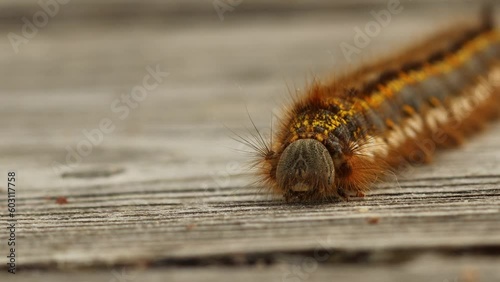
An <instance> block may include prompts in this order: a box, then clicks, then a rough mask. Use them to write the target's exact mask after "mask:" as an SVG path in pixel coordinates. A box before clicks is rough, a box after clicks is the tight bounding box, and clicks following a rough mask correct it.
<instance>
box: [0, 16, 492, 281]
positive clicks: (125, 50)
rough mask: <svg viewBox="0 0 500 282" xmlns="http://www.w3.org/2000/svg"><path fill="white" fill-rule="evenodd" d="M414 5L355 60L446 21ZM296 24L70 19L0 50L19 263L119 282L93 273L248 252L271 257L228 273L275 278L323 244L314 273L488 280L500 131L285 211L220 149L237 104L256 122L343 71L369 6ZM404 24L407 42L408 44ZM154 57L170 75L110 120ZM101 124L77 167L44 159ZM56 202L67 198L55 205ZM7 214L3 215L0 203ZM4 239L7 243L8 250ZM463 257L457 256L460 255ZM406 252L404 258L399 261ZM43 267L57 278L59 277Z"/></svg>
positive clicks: (237, 120)
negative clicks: (321, 261) (366, 187)
mask: <svg viewBox="0 0 500 282" xmlns="http://www.w3.org/2000/svg"><path fill="white" fill-rule="evenodd" d="M419 12H421V10H418V11H417V10H415V11H413V10H411V11H407V14H406V15H401V17H399V18H395V19H394V21H393V22H392V23H391V25H389V26H388V27H387V29H385V30H384V32H383V33H381V35H380V36H378V37H377V38H375V39H374V40H373V42H372V43H371V44H370V46H369V47H367V48H366V49H365V50H364V52H363V54H364V55H365V56H367V57H369V55H370V54H372V53H381V52H382V53H383V50H384V49H386V48H388V45H390V46H391V47H394V48H396V46H400V45H405V44H407V43H408V42H411V41H412V40H413V39H414V37H418V36H421V35H423V34H426V33H428V32H429V31H431V30H433V29H435V26H436V25H440V24H442V23H445V22H448V21H449V20H450V19H449V17H448V18H447V17H446V16H443V17H432V20H428V22H425V23H423V22H422V20H417V19H418V17H417V16H416V14H418V13H419ZM440 13H442V10H439V9H436V10H434V11H429V15H438V14H440ZM445 15H446V14H445ZM447 15H452V12H450V11H448V14H447ZM291 20H293V22H294V24H293V25H290V21H288V20H285V19H283V18H279V19H273V18H268V19H267V21H264V22H255V21H253V20H249V19H248V18H244V19H240V20H234V21H232V22H228V21H225V22H224V23H220V22H216V23H213V22H211V23H209V24H207V25H191V26H185V27H181V26H174V27H170V26H163V25H141V26H138V27H137V29H136V30H135V31H130V30H129V28H128V27H127V28H125V27H123V28H117V27H116V26H111V25H109V26H106V25H105V26H103V27H100V28H97V27H96V26H92V25H90V26H80V25H77V26H72V31H73V32H72V33H69V32H68V31H67V30H68V27H67V26H53V27H50V28H47V29H44V30H42V31H40V33H39V34H38V35H37V37H36V38H34V39H33V40H31V41H30V42H29V44H27V45H26V46H23V48H22V49H21V52H20V53H19V54H18V55H15V56H14V55H13V54H12V50H11V46H10V45H9V44H7V43H5V42H4V43H3V44H0V51H1V52H0V60H2V62H3V64H4V68H2V69H1V70H0V81H1V85H2V87H1V89H0V96H1V98H2V103H1V105H0V107H1V110H0V128H1V129H2V130H3V134H2V135H1V136H0V172H1V173H2V178H1V179H3V180H2V181H3V182H2V183H0V191H2V195H5V183H6V182H5V178H4V176H3V175H4V174H5V172H6V171H7V170H11V169H16V170H17V171H18V174H19V176H18V180H19V184H20V187H19V188H18V204H19V212H18V214H17V216H18V226H19V229H18V233H17V236H18V239H19V242H20V247H19V254H18V255H19V261H20V265H21V267H24V268H30V269H46V268H47V269H51V270H54V269H64V270H66V269H70V268H78V269H79V268H86V267H89V268H90V269H94V268H96V269H100V270H99V272H96V273H90V272H79V275H77V277H76V278H75V281H86V280H94V279H98V280H99V281H100V280H102V281H107V280H109V279H111V278H112V277H109V275H110V272H109V271H106V270H103V268H106V267H111V266H121V265H126V266H132V267H133V266H138V265H139V266H143V265H145V264H147V265H150V266H157V267H163V266H178V265H183V264H187V265H199V264H201V265H203V264H211V263H213V264H218V265H225V264H238V263H240V264H244V265H246V264H253V263H254V261H255V260H258V261H259V263H258V264H261V263H262V264H265V263H273V265H274V263H276V264H278V265H277V266H272V267H270V268H269V269H265V270H264V271H263V270H260V269H259V271H254V269H252V268H242V269H233V270H230V274H233V273H234V274H235V275H236V274H242V275H243V276H244V278H243V280H245V279H247V280H250V279H251V278H252V276H251V275H253V274H257V275H260V277H261V278H262V279H265V280H271V279H274V277H277V279H282V276H283V271H282V270H281V269H282V268H281V267H280V264H282V266H284V267H285V268H287V267H292V266H293V265H294V264H296V259H297V257H299V258H304V257H308V256H314V251H315V250H317V249H318V248H319V249H320V250H325V251H328V252H331V253H332V256H331V259H330V262H331V263H332V264H331V265H332V267H330V265H328V266H324V265H321V266H320V268H319V269H318V271H316V272H314V275H316V276H317V277H316V278H317V279H323V278H327V277H332V278H333V277H338V279H341V278H342V277H346V276H344V275H353V276H355V277H357V278H356V279H357V280H359V281H361V280H362V278H363V277H366V276H369V277H374V278H376V279H380V281H386V280H384V278H385V277H389V276H392V275H393V274H394V273H391V272H392V271H393V270H394V269H398V270H401V274H397V275H399V276H397V277H395V276H392V277H393V278H394V280H398V279H397V278H398V277H399V278H401V277H406V278H405V280H408V281H412V280H411V279H413V280H414V281H425V280H428V279H427V278H429V277H434V278H438V277H439V279H441V280H438V281H444V279H449V281H454V280H452V279H455V278H456V277H460V275H463V274H461V273H462V272H464V271H465V272H467V271H468V270H467V266H469V265H472V266H471V267H472V269H473V271H476V272H478V273H480V275H481V277H482V278H484V279H485V281H494V279H495V278H498V275H499V272H498V270H496V268H495V266H496V265H497V264H498V259H497V258H494V257H491V256H489V255H488V254H492V253H493V254H498V251H499V248H500V235H499V234H500V124H498V123H496V124H493V125H491V126H490V129H489V130H487V131H486V132H484V133H481V134H479V135H478V136H476V137H475V138H473V139H471V140H470V142H468V143H467V144H465V145H464V146H463V148H460V149H457V150H450V151H446V152H442V153H441V154H439V155H438V156H437V157H436V160H435V162H434V163H433V164H431V165H429V166H423V167H418V168H414V169H413V170H412V171H410V172H407V173H406V174H405V175H403V176H400V177H398V181H389V182H387V183H382V184H380V185H378V186H377V187H376V188H375V189H373V191H371V192H370V193H369V194H368V195H367V197H366V198H364V199H354V200H352V201H350V202H346V203H332V204H323V205H308V206H302V205H286V204H284V203H283V202H282V201H281V200H280V199H274V198H272V197H270V196H269V195H267V194H266V193H265V192H263V191H260V190H261V188H262V187H258V186H255V185H251V184H249V183H251V180H252V177H251V175H249V172H248V170H247V169H246V168H245V161H246V159H247V158H246V157H245V155H243V154H241V153H238V152H236V151H234V150H231V148H237V149H238V148H239V144H237V143H235V142H233V141H232V140H231V139H230V137H229V136H230V135H231V133H230V132H229V130H227V129H226V128H225V127H224V125H226V126H228V127H230V128H232V129H235V130H236V131H239V132H240V131H244V126H245V125H249V121H248V117H247V114H246V108H248V109H249V112H250V114H251V115H252V117H253V118H254V120H255V122H256V123H257V125H258V126H259V128H263V129H264V131H265V130H266V129H265V128H266V127H267V126H268V124H269V120H270V119H271V113H272V112H273V111H274V112H276V108H277V107H279V106H280V105H281V101H282V100H283V98H286V96H287V91H286V86H285V84H286V83H288V84H290V85H292V86H291V87H292V88H294V87H295V86H296V87H297V88H302V87H303V85H304V81H305V80H306V79H305V77H306V76H307V74H306V73H307V71H308V70H309V71H310V72H311V73H314V74H318V75H326V74H328V73H329V72H330V70H331V69H340V68H342V67H345V66H346V65H348V63H347V61H346V60H345V58H343V56H342V54H341V52H340V51H339V49H338V44H339V42H342V41H350V40H352V36H353V34H352V28H353V27H354V26H356V25H363V24H364V23H365V22H366V21H367V20H370V15H369V13H367V14H363V15H361V16H359V17H349V16H346V15H343V14H338V15H337V14H335V16H332V15H331V14H327V13H311V14H308V15H302V16H299V15H294V16H291ZM426 21H427V20H426ZM409 30H411V31H414V34H415V35H412V36H408V31H409ZM360 60H362V58H358V60H357V61H360ZM157 64H158V65H159V66H160V68H161V69H162V70H164V71H168V72H169V73H170V75H169V76H168V77H167V78H165V80H164V81H163V82H162V83H161V84H160V85H159V86H158V87H157V88H156V89H154V90H152V91H151V92H150V93H149V94H148V97H147V99H146V100H145V101H143V102H142V103H140V105H139V106H138V107H137V108H136V109H131V110H130V114H129V115H128V116H127V117H126V118H124V119H121V118H120V117H119V115H118V114H117V113H116V112H114V111H112V110H111V109H110V106H111V105H112V103H113V101H114V100H115V99H119V98H120V96H121V95H122V93H129V92H130V91H131V89H132V88H133V87H134V86H136V85H140V84H141V83H142V79H143V77H144V76H145V75H147V73H148V72H147V70H146V66H148V65H149V66H153V67H156V65H157ZM297 81H298V82H297ZM294 84H295V85H294ZM103 118H110V119H111V120H112V121H113V122H114V125H115V126H116V129H115V130H114V131H113V132H112V133H110V134H106V135H104V136H103V140H102V142H99V144H98V145H97V146H95V147H93V148H92V153H91V154H90V155H89V156H87V157H84V158H82V160H81V162H79V163H78V165H77V166H76V167H75V168H72V169H68V168H63V169H59V168H60V167H59V166H56V167H54V162H58V163H60V164H63V165H65V162H66V160H65V158H66V156H67V154H68V153H67V147H68V146H69V148H71V149H75V148H76V146H77V145H78V144H79V143H80V142H81V141H82V140H85V138H86V137H85V135H84V133H82V130H83V129H86V130H93V129H95V128H97V127H98V126H99V123H100V121H101V120H102V119H103ZM66 165H67V164H66ZM57 197H64V198H65V199H66V200H67V203H66V204H61V203H59V204H58V203H57V202H56V198H57ZM0 208H1V209H2V210H5V208H6V207H5V201H3V200H2V202H1V204H0ZM0 219H1V220H2V221H4V220H5V219H6V215H5V214H4V213H2V214H0ZM375 219H376V220H375ZM2 236H3V234H2ZM2 238H3V237H2ZM0 246H1V247H0V253H1V254H3V253H5V247H6V246H5V244H3V243H1V244H0ZM461 252H463V253H465V254H466V258H465V259H464V261H462V262H460V260H459V259H457V257H456V256H454V255H453V254H455V253H461ZM428 253H431V257H427V255H428ZM474 253H479V254H480V259H479V260H477V261H476V259H475V258H473V257H472V254H474ZM443 254H448V255H447V256H445V257H444V258H442V257H439V256H440V255H443ZM353 257H355V258H356V257H357V258H360V261H365V260H366V261H367V262H369V266H363V267H362V268H361V270H360V269H359V265H358V266H353V265H347V266H343V265H342V264H340V265H339V263H345V262H352V261H357V260H356V259H354V260H353ZM400 260H404V261H406V260H407V261H408V263H407V264H403V265H397V264H396V265H394V264H393V263H394V262H395V261H396V262H397V261H400ZM228 261H229V263H228ZM372 263H374V264H377V263H381V264H383V266H382V268H381V269H379V266H373V265H372ZM2 267H5V265H4V264H2ZM464 269H465V270H464ZM224 271H226V270H224ZM30 273H32V274H36V272H30ZM219 274H220V273H219V271H218V270H217V271H212V270H210V269H201V270H197V271H195V272H192V271H191V270H186V271H182V272H179V273H176V272H175V273H174V272H173V270H155V271H153V272H148V273H141V274H140V275H141V277H142V275H144V277H146V278H147V279H150V280H151V281H156V280H158V279H163V280H162V281H164V278H163V277H170V278H172V279H179V280H180V279H182V278H185V279H188V278H194V277H207V278H208V281H210V279H212V280H219V279H220V276H219ZM416 274H418V275H416ZM2 275H4V274H3V273H2V274H0V278H2V280H3V277H5V276H2ZM46 275H47V276H46V277H53V279H59V280H61V279H63V278H64V277H66V275H67V273H66V272H61V273H57V272H50V273H46ZM198 275H199V276H198ZM44 277H45V276H44ZM160 277H162V278H160ZM25 278H26V280H25V281H30V280H29V279H32V280H37V279H38V278H39V277H37V276H33V277H25ZM78 279H80V280H78ZM155 279H156V280H155ZM37 281H38V280H37ZM141 281H142V279H141ZM252 281H254V280H252ZM352 281H356V280H355V279H354V280H352Z"/></svg>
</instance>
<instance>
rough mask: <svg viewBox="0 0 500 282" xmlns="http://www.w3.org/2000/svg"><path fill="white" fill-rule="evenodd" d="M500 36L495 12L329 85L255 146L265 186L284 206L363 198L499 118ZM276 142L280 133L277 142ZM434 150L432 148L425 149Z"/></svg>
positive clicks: (309, 94) (320, 84) (288, 111)
mask: <svg viewBox="0 0 500 282" xmlns="http://www.w3.org/2000/svg"><path fill="white" fill-rule="evenodd" d="M499 59H500V32H499V31H498V30H496V29H495V27H494V24H493V18H492V15H491V13H489V15H486V14H484V15H483V16H482V20H481V21H480V22H479V23H475V24H468V25H461V26H458V27H453V28H451V29H447V30H443V31H441V32H438V33H437V34H436V35H434V36H432V37H430V38H429V39H427V40H424V41H423V42H421V43H420V44H418V45H417V46H415V47H412V48H409V49H408V50H406V51H403V52H401V53H399V54H397V55H394V56H392V57H389V58H385V59H382V60H379V61H377V62H374V63H371V64H368V65H365V66H363V67H362V68H359V69H357V70H354V71H351V72H348V73H346V74H344V75H340V76H339V77H337V78H334V79H328V80H324V81H319V80H317V79H316V80H314V81H313V82H312V83H311V84H310V85H309V87H308V90H307V91H306V92H305V93H303V95H302V96H301V97H297V98H294V99H293V101H292V102H293V103H292V104H291V105H289V106H288V107H285V114H284V116H283V117H282V118H280V119H279V124H278V126H279V128H278V130H277V131H276V132H275V133H274V134H273V133H271V134H272V137H271V141H270V142H268V141H266V140H264V139H263V138H262V136H259V138H258V139H257V143H256V144H253V148H254V149H255V152H256V159H255V161H256V162H255V165H256V166H257V170H258V176H259V179H260V181H261V182H263V185H264V186H265V187H269V188H270V189H271V190H272V191H273V192H274V193H276V194H279V195H282V196H283V197H284V199H285V200H286V201H288V202H321V201H338V200H348V199H349V197H350V196H359V197H363V196H364V194H365V193H366V192H367V191H368V190H369V189H370V187H371V186H372V185H373V184H374V183H375V182H377V181H379V180H382V179H383V178H384V176H386V175H387V174H388V173H389V172H394V171H398V170H400V169H402V168H403V167H404V166H407V165H413V164H420V163H427V162H429V161H430V160H431V158H432V156H433V154H434V153H435V152H434V151H435V150H434V149H435V148H442V147H450V146H456V145H458V144H461V143H462V142H463V139H464V137H465V136H468V135H469V134H471V133H474V132H475V131H477V130H478V129H480V128H481V127H482V125H483V124H484V123H485V122H486V121H488V120H491V119H493V118H495V117H497V116H498V111H499V109H500V97H499V96H500V60H499ZM273 135H274V136H273ZM429 144H430V145H429Z"/></svg>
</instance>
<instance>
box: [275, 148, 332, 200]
mask: <svg viewBox="0 0 500 282" xmlns="http://www.w3.org/2000/svg"><path fill="white" fill-rule="evenodd" d="M334 178H335V169H334V164H333V160H332V157H331V156H330V153H329V152H328V150H327V148H326V147H325V146H324V145H323V144H322V143H321V142H319V141H317V140H315V139H299V140H297V141H295V142H292V143H291V144H290V145H288V147H286V148H285V150H284V151H283V153H282V154H281V156H280V158H279V161H278V166H277V168H276V180H277V184H278V186H279V187H280V188H281V189H282V191H284V196H285V199H286V200H288V201H307V200H310V199H317V198H320V196H321V195H322V194H323V192H324V191H325V189H328V188H330V189H331V187H332V186H333V181H334Z"/></svg>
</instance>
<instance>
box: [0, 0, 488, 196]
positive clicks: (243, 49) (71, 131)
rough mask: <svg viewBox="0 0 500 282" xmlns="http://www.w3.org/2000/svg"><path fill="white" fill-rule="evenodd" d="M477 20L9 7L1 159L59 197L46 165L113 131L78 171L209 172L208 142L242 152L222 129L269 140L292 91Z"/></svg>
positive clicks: (335, 9)
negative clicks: (172, 167) (370, 27)
mask: <svg viewBox="0 0 500 282" xmlns="http://www.w3.org/2000/svg"><path fill="white" fill-rule="evenodd" d="M391 5H395V7H396V8H395V9H396V10H397V13H396V12H394V13H392V12H391V17H390V19H389V21H388V22H387V24H385V23H384V26H382V25H380V27H381V28H380V30H379V31H377V30H375V31H376V34H375V35H374V36H373V37H370V38H369V42H368V43H367V44H366V46H362V48H360V49H359V50H358V52H357V53H355V54H353V55H352V56H349V57H346V56H345V55H344V54H343V51H342V49H341V47H340V45H341V44H342V43H348V44H351V45H352V44H354V39H355V36H356V33H357V30H358V29H361V30H364V29H365V27H366V25H367V24H368V23H370V22H373V21H374V19H376V18H375V17H374V14H373V13H379V12H380V11H382V10H388V9H391V8H390V7H389V6H391ZM479 6H480V3H479V1H458V0H457V1H425V0H420V1H415V0H414V1H409V0H408V1H405V0H401V1H385V0H380V1H368V0H364V1H348V0H338V1H327V0H315V1H264V0H262V1H261V0H252V1H249V0H208V1H202V0H198V1H196V0H182V1H158V0H141V1H135V0H123V1H113V0H108V1H102V0H40V1H35V0H4V1H1V2H0V29H1V33H2V34H3V36H2V40H1V41H0V62H1V66H2V67H1V68H0V99H1V103H0V115H1V116H0V128H1V129H2V130H3V132H5V134H2V136H0V145H2V148H4V150H2V156H0V158H3V163H9V166H13V165H15V166H17V167H23V168H25V169H28V168H30V167H33V171H31V173H32V175H37V176H38V177H42V178H44V179H45V180H46V181H49V183H53V182H52V181H50V179H54V177H53V176H54V175H53V173H52V172H51V170H53V169H51V166H52V167H53V166H54V165H51V164H53V163H54V162H58V163H62V162H64V161H65V158H66V156H67V155H68V152H69V151H70V150H71V148H70V149H68V148H67V147H68V146H70V147H73V148H75V146H76V145H77V144H78V142H79V141H81V140H82V138H83V139H86V136H85V135H84V134H83V133H82V131H83V130H85V129H87V130H92V129H95V128H98V127H99V123H100V121H101V120H102V119H103V118H106V117H109V118H110V119H111V120H112V122H113V130H112V132H109V133H106V134H105V138H104V140H102V142H99V144H97V145H96V146H93V148H92V150H93V152H94V153H93V154H89V155H88V156H85V158H84V159H85V160H83V161H81V162H79V163H78V165H84V164H92V163H104V164H109V163H113V162H118V163H121V164H125V163H127V162H132V163H137V162H138V161H145V162H148V163H151V161H152V160H153V159H157V160H159V161H167V162H170V161H172V158H173V159H175V160H177V161H182V160H183V161H188V160H194V159H195V160H196V161H200V159H201V161H203V159H204V158H200V157H199V152H198V151H195V152H193V151H192V148H193V147H196V146H202V147H203V146H206V144H207V142H208V143H210V144H212V145H213V146H210V147H209V148H211V150H213V151H214V152H215V154H217V156H221V154H222V155H223V154H227V153H222V152H223V151H219V150H218V149H216V148H219V147H221V146H222V147H224V146H229V147H231V146H233V147H234V145H231V144H228V143H227V141H226V140H228V138H227V132H228V131H227V130H226V129H225V128H224V126H227V127H230V128H233V129H238V128H241V127H244V126H247V125H248V122H249V120H248V117H247V114H246V108H248V111H249V113H250V114H251V115H252V116H253V118H254V119H255V122H256V123H257V125H258V126H259V127H268V126H269V123H270V120H271V113H273V112H274V113H276V112H277V109H278V108H280V107H281V105H282V104H283V101H284V100H285V99H286V98H287V97H288V93H289V91H290V92H295V90H294V89H300V88H301V87H303V86H304V85H305V83H306V81H308V80H310V79H311V78H312V77H313V76H318V77H328V76H330V75H331V74H332V73H334V72H335V71H338V70H342V69H348V68H352V67H355V66H356V65H358V64H359V63H362V62H365V61H369V60H373V59H376V58H377V56H380V55H388V54H390V53H391V52H393V50H398V49H399V48H401V47H402V46H407V45H409V44H411V43H412V42H414V41H415V40H418V39H420V38H423V37H425V36H426V35H428V34H429V33H431V32H432V31H434V30H436V29H438V28H440V27H443V26H449V25H450V24H453V23H455V22H459V21H461V20H470V19H474V18H476V17H477V15H478V10H479ZM150 68H153V69H157V70H158V69H159V70H161V72H163V73H166V72H168V77H165V79H162V81H161V83H158V85H155V86H154V87H151V89H148V90H147V93H146V94H144V95H143V96H144V97H142V98H141V101H140V102H138V103H135V102H130V103H132V104H130V105H129V104H126V101H124V100H123V99H126V97H129V96H130V94H131V92H133V91H134V89H135V88H134V87H136V86H138V87H139V86H141V85H143V80H144V79H145V77H146V76H147V75H148V73H149V71H148V69H150ZM136 90H137V89H136ZM124 97H125V98H124ZM117 100H118V101H117ZM124 107H125V108H124ZM126 108H128V109H126ZM208 136H212V137H214V138H215V139H214V140H211V141H210V140H209V137H208ZM207 138H208V139H207ZM185 140H190V142H191V143H186V142H183V141H185ZM218 141H220V142H218ZM169 142H171V143H170V144H169ZM212 142H215V143H212ZM95 152H98V153H97V154H96V153H95ZM190 152H191V153H190ZM13 156H15V157H14V158H13ZM206 157H207V159H208V158H210V156H206ZM228 158H229V159H232V158H235V156H228ZM236 158H237V157H236ZM41 171H45V172H43V173H42V172H41ZM56 171H58V170H56ZM57 173H59V172H57ZM57 173H56V174H57ZM49 174H50V176H49ZM55 178H58V177H55ZM42 182H43V181H42ZM42 182H39V181H38V180H33V183H32V185H35V186H37V185H38V183H42ZM64 185H67V184H64Z"/></svg>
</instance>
